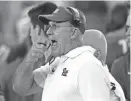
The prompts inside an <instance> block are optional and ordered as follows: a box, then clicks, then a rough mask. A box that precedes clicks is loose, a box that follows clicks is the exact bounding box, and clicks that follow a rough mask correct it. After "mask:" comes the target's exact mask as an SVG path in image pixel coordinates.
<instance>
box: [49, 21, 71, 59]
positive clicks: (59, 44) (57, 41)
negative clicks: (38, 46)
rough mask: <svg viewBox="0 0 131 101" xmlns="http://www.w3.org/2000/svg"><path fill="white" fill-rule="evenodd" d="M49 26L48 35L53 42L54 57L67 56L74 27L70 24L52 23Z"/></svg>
mask: <svg viewBox="0 0 131 101" xmlns="http://www.w3.org/2000/svg"><path fill="white" fill-rule="evenodd" d="M49 24H50V27H49V29H48V31H47V35H48V37H49V39H50V40H51V42H52V45H51V51H52V53H51V54H52V55H53V56H54V57H57V56H61V55H64V54H66V53H67V52H68V50H69V47H70V43H71V33H72V29H73V26H72V25H71V24H70V23H69V22H62V23H55V22H50V23H49Z"/></svg>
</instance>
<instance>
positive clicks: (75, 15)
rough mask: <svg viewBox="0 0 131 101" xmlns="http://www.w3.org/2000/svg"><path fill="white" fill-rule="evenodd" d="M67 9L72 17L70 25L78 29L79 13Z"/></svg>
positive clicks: (75, 10) (74, 9) (72, 9)
mask: <svg viewBox="0 0 131 101" xmlns="http://www.w3.org/2000/svg"><path fill="white" fill-rule="evenodd" d="M67 9H68V10H69V11H70V12H71V13H72V15H73V17H72V22H71V23H72V25H74V26H75V27H78V26H79V25H80V23H81V21H80V13H79V11H78V10H77V9H76V8H73V7H67Z"/></svg>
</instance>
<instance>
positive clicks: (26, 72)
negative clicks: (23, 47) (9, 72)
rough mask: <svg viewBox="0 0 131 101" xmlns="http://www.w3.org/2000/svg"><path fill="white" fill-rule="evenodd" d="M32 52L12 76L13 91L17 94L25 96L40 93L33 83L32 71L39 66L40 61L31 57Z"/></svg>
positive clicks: (40, 89)
mask: <svg viewBox="0 0 131 101" xmlns="http://www.w3.org/2000/svg"><path fill="white" fill-rule="evenodd" d="M31 54H32V50H31V51H30V52H29V53H28V55H27V57H26V58H25V60H24V61H23V62H22V63H21V64H20V65H19V67H18V68H17V70H16V73H15V76H14V83H13V89H14V91H15V92H17V93H18V94H20V95H22V96H25V95H30V94H33V93H36V92H40V91H42V88H41V87H39V86H38V85H37V84H36V82H35V81H34V72H33V71H34V69H36V68H38V67H40V66H41V64H40V63H38V62H40V61H37V58H36V57H34V56H32V55H31Z"/></svg>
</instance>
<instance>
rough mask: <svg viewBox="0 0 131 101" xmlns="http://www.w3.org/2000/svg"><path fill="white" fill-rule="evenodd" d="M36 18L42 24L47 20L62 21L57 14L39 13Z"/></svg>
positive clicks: (47, 21)
mask: <svg viewBox="0 0 131 101" xmlns="http://www.w3.org/2000/svg"><path fill="white" fill-rule="evenodd" d="M38 19H39V20H40V21H41V22H42V23H44V24H48V23H49V21H54V22H62V21H63V20H61V18H59V17H58V16H54V15H39V17H38Z"/></svg>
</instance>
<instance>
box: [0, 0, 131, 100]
mask: <svg viewBox="0 0 131 101" xmlns="http://www.w3.org/2000/svg"><path fill="white" fill-rule="evenodd" d="M42 2H46V1H0V59H1V61H2V62H0V84H1V86H2V87H1V88H2V90H3V91H4V94H5V99H6V101H40V99H41V94H39V95H37V97H34V96H35V95H32V96H31V97H29V98H26V97H22V98H21V97H20V96H19V95H17V94H16V93H15V92H13V91H12V78H13V75H14V73H15V70H16V69H17V67H18V65H19V64H20V63H21V61H22V60H23V59H24V56H25V54H26V53H27V52H28V49H29V48H30V41H29V39H27V40H25V39H26V37H27V36H28V35H27V30H29V28H28V26H29V25H28V23H27V22H28V19H26V17H27V11H28V9H29V8H30V7H31V6H32V5H35V4H38V3H42ZM51 2H54V3H56V4H57V5H63V6H73V7H76V8H78V9H80V10H82V11H83V13H84V14H85V16H86V18H87V29H98V30H100V31H102V32H103V33H104V35H105V36H106V39H107V43H108V54H107V60H106V63H107V65H108V67H109V70H110V68H111V66H112V63H113V62H114V60H116V59H118V58H119V57H121V56H123V55H125V54H126V53H128V52H129V48H128V47H127V45H126V41H125V38H126V30H125V25H126V21H127V17H128V14H129V10H130V0H128V1H124V0H123V1H115V0H114V1H113V0H109V1H107V0H106V1H65V0H59V1H56V0H54V1H51ZM24 18H25V19H24ZM21 43H22V44H21ZM23 43H24V44H23ZM27 47H28V48H27ZM27 99H28V100H27Z"/></svg>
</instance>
